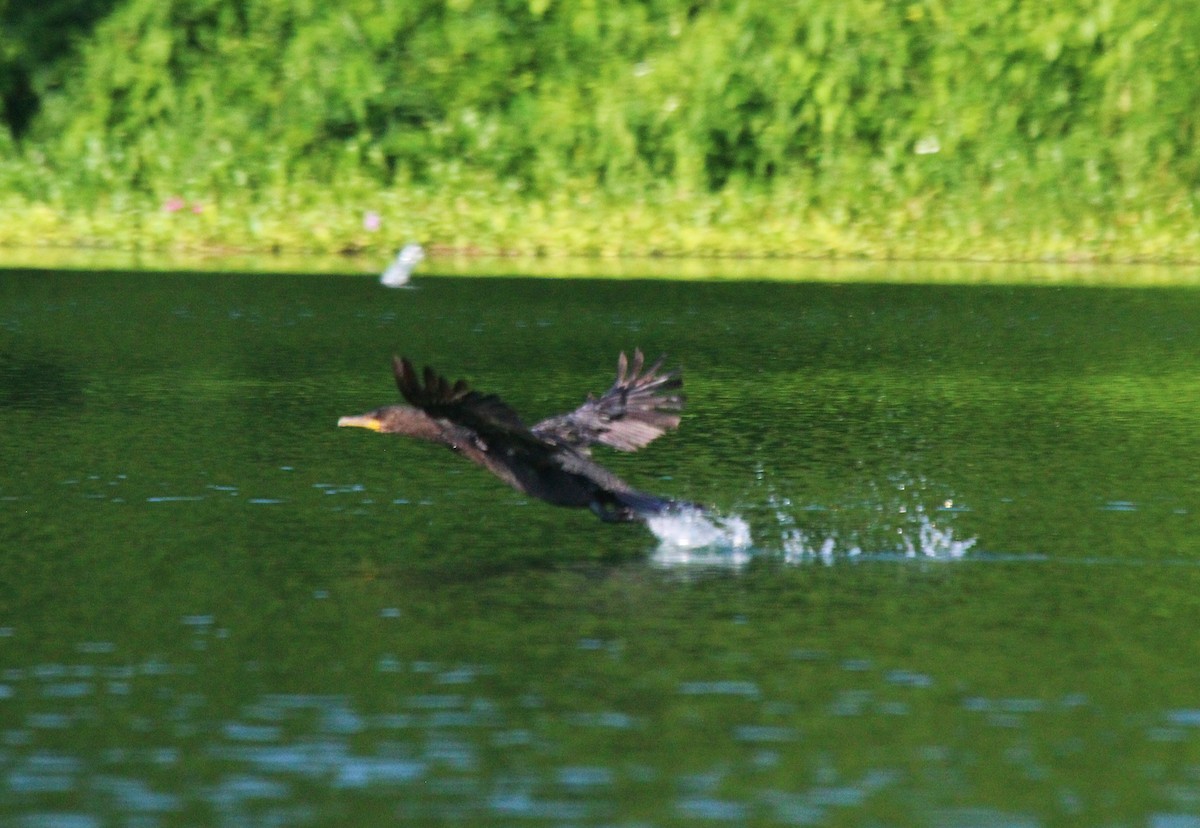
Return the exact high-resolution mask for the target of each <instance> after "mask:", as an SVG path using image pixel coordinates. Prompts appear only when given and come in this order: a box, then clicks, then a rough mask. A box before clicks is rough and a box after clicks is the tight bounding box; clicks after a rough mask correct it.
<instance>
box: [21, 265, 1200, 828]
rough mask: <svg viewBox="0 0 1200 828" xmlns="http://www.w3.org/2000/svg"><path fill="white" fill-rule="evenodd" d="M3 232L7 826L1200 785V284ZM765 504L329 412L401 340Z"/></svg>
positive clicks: (1038, 801) (1034, 817)
mask: <svg viewBox="0 0 1200 828" xmlns="http://www.w3.org/2000/svg"><path fill="white" fill-rule="evenodd" d="M417 281H418V283H419V288H418V289H416V290H404V291H388V290H384V289H382V288H380V287H379V286H378V285H377V284H376V282H375V280H374V279H373V278H351V277H344V276H341V277H338V276H296V277H287V278H279V277H264V276H252V275H237V274H222V275H199V274H186V273H174V274H169V273H162V274H137V275H128V274H122V273H81V272H53V271H9V272H4V273H3V274H0V430H2V431H0V433H3V434H4V435H5V439H4V440H3V441H2V442H0V468H2V469H3V471H0V516H2V517H0V549H3V552H2V553H0V824H12V825H19V826H25V825H66V826H88V828H90V826H106V825H138V826H149V825H308V824H311V825H322V824H356V825H393V824H398V823H405V824H429V825H437V824H463V823H474V824H493V825H525V824H535V825H630V826H632V825H675V824H692V823H701V824H730V825H823V824H857V825H861V824H889V825H895V824H914V825H915V824H920V825H945V826H976V825H979V826H982V825H987V826H996V825H1004V826H1026V825H1076V824H1125V825H1147V826H1155V827H1156V828H1163V827H1164V826H1171V828H1180V826H1183V827H1184V828H1192V827H1193V826H1197V825H1200V666H1198V665H1200V646H1198V637H1197V633H1196V630H1197V629H1198V622H1200V531H1198V530H1200V520H1198V517H1197V516H1198V515H1200V494H1198V493H1200V463H1197V462H1196V459H1197V457H1198V456H1200V408H1198V407H1197V405H1196V402H1197V400H1198V399H1200V339H1198V338H1197V336H1196V332H1197V330H1200V293H1198V292H1197V291H1196V290H1194V289H1190V288H1156V289H1148V290H1137V289H1108V288H1102V287H1075V288H1049V287H1003V286H994V287H980V286H976V287H957V286H887V285H865V284H858V285H849V284H846V285H838V284H832V285H809V284H768V283H758V284H754V283H751V284H721V283H695V282H641V281H622V282H610V281H594V282H589V281H571V282H559V281H554V280H545V279H539V280H523V279H484V280H475V279H450V278H438V279H425V280H420V279H418V280H417ZM635 346H640V347H642V348H643V349H645V350H646V351H647V352H650V353H657V352H660V351H665V352H668V353H669V354H670V355H671V359H672V361H673V362H674V363H677V364H679V365H682V367H683V369H684V372H685V381H686V386H687V392H688V397H689V400H688V408H687V416H686V417H685V419H684V422H683V425H682V427H681V429H680V430H679V432H678V433H676V434H673V435H671V436H669V437H666V438H663V439H662V440H660V441H658V442H656V443H655V444H654V445H653V446H651V447H649V448H648V449H646V450H645V451H643V452H641V453H639V454H638V455H634V456H615V457H609V456H606V457H605V458H604V461H605V462H606V463H609V464H610V465H611V466H612V467H613V468H614V469H617V470H618V471H620V472H621V473H622V474H623V475H625V476H626V477H627V478H628V479H630V480H631V481H632V482H635V483H636V484H637V485H639V486H641V487H642V488H645V489H647V490H649V491H653V492H656V493H662V494H670V495H674V496H678V497H682V498H686V499H689V500H696V501H700V502H704V503H710V504H713V506H714V508H715V509H716V510H717V511H718V512H719V513H720V514H722V515H725V516H727V517H733V516H737V517H739V518H740V519H742V520H744V521H745V522H746V523H747V524H748V526H749V529H750V532H751V535H752V538H753V543H752V544H751V546H749V547H748V548H744V549H739V550H733V549H728V548H716V549H712V548H710V549H685V550H681V549H676V548H668V547H663V546H661V545H660V542H659V540H658V539H657V538H656V537H655V536H654V535H653V534H652V533H651V532H649V531H648V530H647V529H646V528H644V527H629V526H617V527H614V526H606V525H602V524H600V523H599V522H597V521H596V520H595V519H594V518H593V517H592V516H591V515H590V514H588V513H586V512H574V511H567V510H560V509H555V508H554V507H550V506H546V505H544V504H541V503H539V502H531V501H528V500H526V499H525V498H523V497H522V496H520V495H519V494H518V493H516V492H512V491H510V490H508V489H507V488H505V487H503V486H502V485H501V484H499V483H497V482H496V481H495V480H493V479H492V478H490V477H489V476H487V475H486V474H483V473H481V472H480V471H479V470H477V469H475V468H473V467H470V466H468V465H465V464H463V463H462V462H461V461H460V460H459V459H458V458H455V457H454V456H453V455H451V454H450V453H449V452H446V451H445V450H442V449H439V448H438V447H433V446H423V445H416V444H410V443H407V442H404V441H401V440H398V439H388V438H385V437H381V436H379V435H374V434H369V433H367V432H359V431H357V430H355V431H350V430H346V429H342V430H339V429H337V428H336V427H335V425H334V424H335V422H336V420H337V417H338V416H340V415H342V414H349V413H357V412H360V411H363V410H366V409H368V408H371V407H374V406H375V405H378V404H381V403H385V402H389V401H391V400H392V399H394V397H395V390H394V386H393V385H392V382H391V378H390V375H389V368H388V363H389V359H390V356H391V354H392V353H393V352H395V353H404V354H408V355H409V356H411V357H413V358H414V359H415V360H416V361H417V362H419V363H426V362H427V363H430V364H433V365H435V366H437V367H438V368H440V369H442V370H443V371H445V372H446V373H448V374H450V375H451V376H455V377H457V376H463V377H466V378H468V379H470V380H472V381H473V382H474V383H476V385H478V386H479V387H480V388H481V389H483V390H485V391H495V392H499V393H502V394H503V395H504V396H505V398H506V399H507V400H508V401H509V402H511V403H512V404H513V405H514V406H515V407H516V408H518V410H520V411H522V412H527V413H528V414H529V416H530V418H531V419H532V418H536V417H539V416H542V415H546V414H550V413H555V412H558V411H561V410H565V409H567V408H571V407H573V406H574V405H576V404H577V403H578V402H579V401H580V400H581V398H582V396H583V394H584V393H585V392H587V391H589V390H591V391H595V392H600V391H602V390H603V389H604V388H605V387H606V386H607V384H608V382H609V381H610V380H611V374H612V370H613V368H614V366H615V357H616V354H617V352H618V351H619V350H622V349H630V348H632V347H635Z"/></svg>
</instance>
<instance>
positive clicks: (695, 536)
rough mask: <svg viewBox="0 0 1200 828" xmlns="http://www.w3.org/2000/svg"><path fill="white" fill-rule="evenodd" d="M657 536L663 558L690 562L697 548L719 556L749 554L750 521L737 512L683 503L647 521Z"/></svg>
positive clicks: (743, 557) (659, 554)
mask: <svg viewBox="0 0 1200 828" xmlns="http://www.w3.org/2000/svg"><path fill="white" fill-rule="evenodd" d="M646 524H647V525H648V526H649V527H650V531H651V532H653V533H654V536H655V537H656V538H658V541H659V547H658V556H657V557H659V558H662V559H664V561H665V562H672V559H673V558H677V559H678V560H676V561H673V562H678V563H683V562H690V560H691V559H693V558H694V557H695V553H697V552H698V551H705V552H707V553H709V554H710V555H716V556H720V557H729V556H734V557H739V558H742V559H743V560H744V559H746V558H747V556H748V551H747V550H748V549H749V547H750V525H749V524H748V523H746V521H745V520H743V519H742V517H741V516H740V515H729V516H728V517H726V516H723V515H716V514H712V513H709V512H705V511H704V510H702V509H697V508H693V507H683V508H680V509H676V510H672V511H670V512H665V513H663V514H661V515H655V516H654V517H652V518H650V519H649V520H647V521H646Z"/></svg>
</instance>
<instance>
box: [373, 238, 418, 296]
mask: <svg viewBox="0 0 1200 828" xmlns="http://www.w3.org/2000/svg"><path fill="white" fill-rule="evenodd" d="M424 258H425V248H424V247H421V245H419V244H416V243H415V242H413V243H409V244H406V245H404V247H402V248H401V249H400V252H399V253H397V254H396V258H395V259H393V260H392V263H391V264H389V265H388V266H387V270H385V271H383V276H381V277H380V278H379V281H380V282H381V283H383V284H384V285H387V286H388V287H393V288H394V287H404V286H405V285H407V284H408V280H409V277H411V276H412V272H413V268H414V267H416V266H417V265H418V264H420V262H421V260H422V259H424Z"/></svg>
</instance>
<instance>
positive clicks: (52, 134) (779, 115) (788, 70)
mask: <svg viewBox="0 0 1200 828" xmlns="http://www.w3.org/2000/svg"><path fill="white" fill-rule="evenodd" d="M318 6H320V8H318ZM47 8H51V9H53V8H56V6H55V5H54V4H51V5H50V6H49V7H47ZM79 8H80V9H81V10H82V11H80V12H79V15H78V16H77V17H75V18H72V17H71V16H70V15H67V16H66V18H63V17H62V15H63V12H62V11H61V9H60V10H59V12H58V14H59V17H54V16H53V15H50V13H49V12H47V13H46V15H45V16H44V17H39V16H38V15H39V12H38V11H37V10H35V9H32V7H26V6H22V9H17V8H16V6H15V5H13V4H12V3H11V0H10V5H8V6H7V7H6V6H5V4H4V0H0V22H4V23H5V24H12V23H13V22H14V21H16V22H18V23H20V24H21V25H19V26H15V25H5V26H4V27H3V28H0V95H2V96H3V100H4V104H5V109H4V126H3V127H0V246H9V247H13V246H92V247H114V248H122V249H131V248H138V249H146V250H168V249H173V250H205V251H271V250H277V251H285V252H303V251H315V252H356V251H362V252H367V253H370V254H373V255H374V254H379V253H383V252H385V251H387V250H390V249H392V248H394V247H395V246H396V245H397V244H398V243H401V242H403V241H406V240H408V239H417V240H420V241H423V242H425V243H426V244H427V245H430V246H434V247H440V248H443V249H447V250H457V251H474V252H479V253H505V254H518V255H580V254H582V255H602V256H618V255H633V256H696V255H699V256H756V257H761V256H772V257H787V256H835V257H849V258H855V257H870V258H902V259H908V258H955V259H958V258H965V259H980V260H990V261H1008V260H1034V261H1045V260H1051V261H1067V262H1072V261H1081V262H1089V261H1095V262H1109V261H1158V262H1172V261H1176V262H1178V261H1185V262H1195V261H1200V87H1197V85H1196V84H1195V83H1194V82H1193V76H1194V67H1195V66H1196V65H1200V46H1197V44H1200V18H1197V16H1196V15H1194V14H1191V13H1190V11H1189V9H1188V8H1187V7H1186V5H1185V4H1177V3H1166V4H1164V3H1157V2H1151V0H1131V2H1127V3H1121V4H1116V3H1111V2H1107V0H1071V2H1067V3H1060V4H1055V5H1054V7H1053V8H1047V7H1044V5H1043V4H1035V3H1032V2H1024V0H991V2H987V3H979V4H953V5H947V4H944V3H942V2H940V0H914V2H909V3H883V2H878V0H807V2H798V3H794V4H786V5H780V4H778V3H771V2H767V0H761V2H756V1H747V2H732V1H731V2H712V3H701V2H691V1H690V0H689V1H688V2H685V1H684V0H658V2H653V3H641V2H639V3H634V2H615V0H614V2H608V3H603V4H567V3H556V2H552V0H521V2H516V0H476V2H465V1H463V0H460V1H459V2H434V1H433V0H347V2H344V3H341V4H310V3H281V2H279V1H278V0H243V1H242V2H235V0H109V2H101V0H95V2H90V3H81V4H79ZM50 26H53V31H54V32H55V33H57V35H56V36H57V37H58V38H59V39H60V40H63V39H64V38H65V36H64V35H63V32H64V31H66V32H68V33H69V35H70V37H69V38H66V40H67V42H69V43H74V44H77V45H76V46H75V48H64V49H57V50H56V49H51V48H48V47H46V46H42V47H40V48H35V46H34V44H38V43H42V44H44V43H46V42H48V41H47V32H48V31H49V29H48V28H47V27H50ZM72 26H74V27H75V28H72ZM53 40H54V38H50V41H53ZM14 79H15V80H14Z"/></svg>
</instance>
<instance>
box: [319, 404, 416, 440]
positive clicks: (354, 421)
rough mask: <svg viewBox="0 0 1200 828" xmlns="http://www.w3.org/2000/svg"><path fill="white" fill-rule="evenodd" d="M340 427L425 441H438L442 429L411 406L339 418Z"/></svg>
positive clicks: (391, 406)
mask: <svg viewBox="0 0 1200 828" xmlns="http://www.w3.org/2000/svg"><path fill="white" fill-rule="evenodd" d="M337 424H338V425H339V426H342V427H350V428H365V429H368V430H370V431H378V432H379V433H380V434H404V435H407V436H409V437H417V438H421V439H425V440H434V439H437V436H438V434H439V433H440V428H439V427H438V424H437V422H436V421H435V420H434V419H433V418H432V417H430V416H429V415H428V414H426V413H425V412H424V411H421V410H420V409H419V408H413V407H412V406H409V405H385V406H383V407H382V408H376V409H374V410H372V411H368V412H367V413H365V414H357V415H352V416H348V417H340V418H338V423H337Z"/></svg>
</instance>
